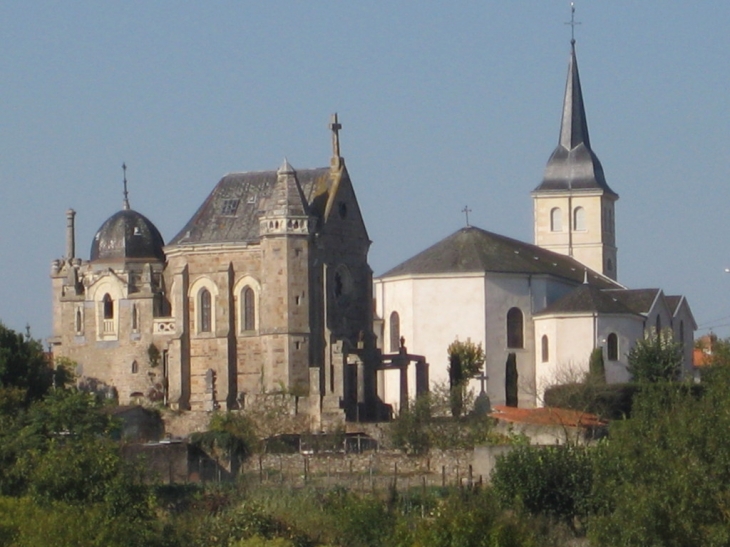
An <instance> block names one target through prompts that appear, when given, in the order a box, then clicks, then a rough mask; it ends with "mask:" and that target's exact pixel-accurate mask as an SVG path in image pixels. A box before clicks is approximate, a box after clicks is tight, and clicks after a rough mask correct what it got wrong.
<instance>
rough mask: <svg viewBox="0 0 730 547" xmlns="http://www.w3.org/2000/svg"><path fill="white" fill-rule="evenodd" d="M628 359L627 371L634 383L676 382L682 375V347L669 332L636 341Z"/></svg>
mask: <svg viewBox="0 0 730 547" xmlns="http://www.w3.org/2000/svg"><path fill="white" fill-rule="evenodd" d="M628 359H629V365H628V367H627V369H628V371H629V373H630V374H631V377H632V379H633V381H635V382H659V381H676V380H679V378H680V375H681V373H682V362H683V356H682V347H681V345H680V344H678V343H677V342H675V341H674V340H673V339H672V336H671V332H669V331H667V332H665V333H662V334H659V335H655V334H651V335H650V336H648V337H647V338H643V339H641V340H638V341H637V342H636V344H635V345H634V347H633V348H631V351H630V352H629V356H628Z"/></svg>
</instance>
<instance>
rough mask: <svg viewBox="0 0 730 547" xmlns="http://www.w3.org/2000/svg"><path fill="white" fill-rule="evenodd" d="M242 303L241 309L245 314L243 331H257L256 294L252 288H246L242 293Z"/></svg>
mask: <svg viewBox="0 0 730 547" xmlns="http://www.w3.org/2000/svg"><path fill="white" fill-rule="evenodd" d="M241 301H242V302H243V307H242V308H241V310H242V312H243V317H241V324H242V325H243V330H245V331H252V330H256V294H255V293H254V292H253V289H252V288H251V287H248V286H247V287H244V289H243V291H242V292H241Z"/></svg>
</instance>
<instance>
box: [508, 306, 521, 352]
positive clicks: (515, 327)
mask: <svg viewBox="0 0 730 547" xmlns="http://www.w3.org/2000/svg"><path fill="white" fill-rule="evenodd" d="M507 347H508V348H524V347H525V336H524V317H523V315H522V311H521V310H520V309H519V308H512V309H510V310H509V311H508V312H507Z"/></svg>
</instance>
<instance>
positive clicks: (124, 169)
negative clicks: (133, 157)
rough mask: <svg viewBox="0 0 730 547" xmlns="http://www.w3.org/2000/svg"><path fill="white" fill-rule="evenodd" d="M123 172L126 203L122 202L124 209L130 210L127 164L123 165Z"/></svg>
mask: <svg viewBox="0 0 730 547" xmlns="http://www.w3.org/2000/svg"><path fill="white" fill-rule="evenodd" d="M122 171H123V173H124V201H122V209H124V210H125V211H127V210H129V192H127V164H126V163H124V162H123V163H122Z"/></svg>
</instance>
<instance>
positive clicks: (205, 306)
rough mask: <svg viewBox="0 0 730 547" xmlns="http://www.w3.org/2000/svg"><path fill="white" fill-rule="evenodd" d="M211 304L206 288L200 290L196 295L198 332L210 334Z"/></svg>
mask: <svg viewBox="0 0 730 547" xmlns="http://www.w3.org/2000/svg"><path fill="white" fill-rule="evenodd" d="M211 308H212V304H211V298H210V291H209V290H208V289H206V288H203V289H201V291H200V293H199V294H198V309H199V312H198V314H199V315H198V319H199V321H200V322H199V323H198V324H199V328H198V330H199V331H200V332H210V331H211V326H212V309H211Z"/></svg>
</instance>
